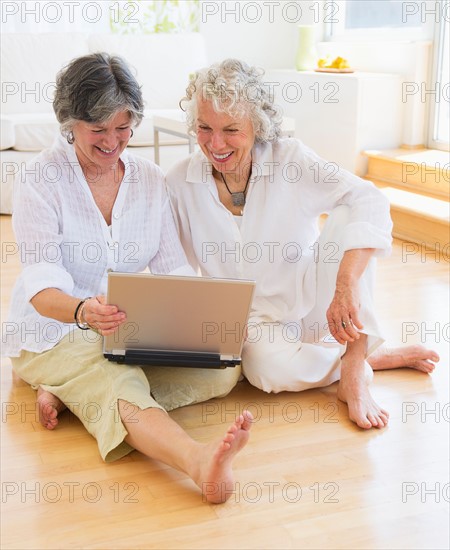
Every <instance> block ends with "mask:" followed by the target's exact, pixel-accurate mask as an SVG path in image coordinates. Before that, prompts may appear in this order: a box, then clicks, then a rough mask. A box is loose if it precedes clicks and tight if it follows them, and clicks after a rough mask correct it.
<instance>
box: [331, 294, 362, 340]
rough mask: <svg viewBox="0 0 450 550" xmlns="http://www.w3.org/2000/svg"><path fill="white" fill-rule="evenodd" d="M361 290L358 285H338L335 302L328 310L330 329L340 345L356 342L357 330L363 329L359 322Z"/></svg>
mask: <svg viewBox="0 0 450 550" xmlns="http://www.w3.org/2000/svg"><path fill="white" fill-rule="evenodd" d="M359 308H360V303H359V290H358V285H357V284H353V285H351V284H347V285H337V286H336V291H335V293H334V298H333V301H332V302H331V304H330V307H329V308H328V310H327V320H328V327H329V330H330V332H331V334H332V336H333V337H334V338H335V339H336V340H337V341H338V342H339V343H340V344H345V343H346V342H354V341H355V340H357V339H358V338H359V332H358V331H357V330H356V329H360V330H361V329H362V328H363V325H362V323H361V321H360V320H359Z"/></svg>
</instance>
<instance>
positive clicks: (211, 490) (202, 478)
mask: <svg viewBox="0 0 450 550" xmlns="http://www.w3.org/2000/svg"><path fill="white" fill-rule="evenodd" d="M252 420H253V416H252V414H251V412H250V411H243V412H242V414H241V415H240V416H238V417H237V418H236V420H235V421H234V423H233V424H232V425H231V426H230V427H229V428H228V431H227V433H226V434H225V437H224V438H223V439H222V440H221V441H220V442H219V443H211V444H209V445H206V446H205V447H204V450H203V453H202V455H201V456H200V457H199V471H198V474H197V475H196V476H194V478H193V479H194V481H195V482H196V483H197V485H198V486H199V487H200V489H201V490H202V493H203V499H204V500H205V501H207V502H212V503H214V504H219V503H221V502H225V501H226V500H228V499H229V498H230V496H231V495H232V494H233V491H234V476H233V471H232V467H231V466H232V462H233V459H234V457H235V455H236V454H237V453H238V452H239V451H240V450H241V449H242V448H243V447H244V446H245V445H246V444H247V441H248V439H249V437H250V428H251V425H252Z"/></svg>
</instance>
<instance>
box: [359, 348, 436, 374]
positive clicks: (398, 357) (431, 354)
mask: <svg viewBox="0 0 450 550" xmlns="http://www.w3.org/2000/svg"><path fill="white" fill-rule="evenodd" d="M438 361H439V355H438V354H437V353H436V352H435V351H432V350H429V349H427V348H425V347H423V346H420V345H416V346H405V347H403V348H394V349H387V348H381V349H380V348H379V349H378V350H376V351H375V352H374V353H373V354H372V355H370V357H368V358H367V362H368V363H369V365H370V366H371V367H372V369H373V370H387V369H398V368H400V367H409V368H410V369H416V370H420V371H422V372H426V373H431V372H433V371H434V368H435V364H434V363H437V362H438Z"/></svg>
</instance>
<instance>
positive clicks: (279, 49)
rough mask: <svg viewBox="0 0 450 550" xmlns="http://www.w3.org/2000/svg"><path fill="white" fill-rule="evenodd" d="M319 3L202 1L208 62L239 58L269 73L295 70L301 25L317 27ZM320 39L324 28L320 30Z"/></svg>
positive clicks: (201, 20) (283, 0) (201, 26)
mask: <svg viewBox="0 0 450 550" xmlns="http://www.w3.org/2000/svg"><path fill="white" fill-rule="evenodd" d="M312 4H317V2H309V1H301V2H299V1H297V2H294V1H287V0H279V1H278V2H277V1H258V2H256V1H247V0H239V1H238V0H236V1H234V0H233V1H232V0H226V1H221V0H202V1H201V2H200V5H201V17H200V32H201V34H203V36H204V37H205V40H206V44H207V48H208V53H207V54H208V58H209V59H210V61H211V62H212V63H213V62H216V61H221V60H222V59H225V58H226V57H237V58H239V59H242V60H243V61H246V62H247V63H249V64H251V65H258V66H261V67H263V68H265V69H285V68H294V62H295V53H296V49H297V25H299V24H303V25H306V24H311V23H313V17H314V14H313V12H312V11H311V10H310V9H309V6H310V5H312ZM318 31H319V32H320V34H318V39H320V38H321V27H318Z"/></svg>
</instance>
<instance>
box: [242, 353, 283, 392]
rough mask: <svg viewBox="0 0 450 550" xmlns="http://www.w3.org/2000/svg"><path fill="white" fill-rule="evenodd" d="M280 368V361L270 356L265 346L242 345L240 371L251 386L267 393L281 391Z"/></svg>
mask: <svg viewBox="0 0 450 550" xmlns="http://www.w3.org/2000/svg"><path fill="white" fill-rule="evenodd" d="M282 370H283V369H282V362H279V361H277V359H276V357H273V356H271V354H270V352H269V350H267V346H262V345H260V346H257V345H254V344H252V345H251V346H247V347H244V351H243V354H242V371H243V374H244V376H245V377H246V378H247V380H248V381H249V382H250V384H251V385H252V386H255V387H256V388H259V389H260V390H263V391H265V392H267V393H278V392H280V391H283V388H281V386H280V384H282V383H283V381H284V380H285V376H284V375H283V372H282Z"/></svg>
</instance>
